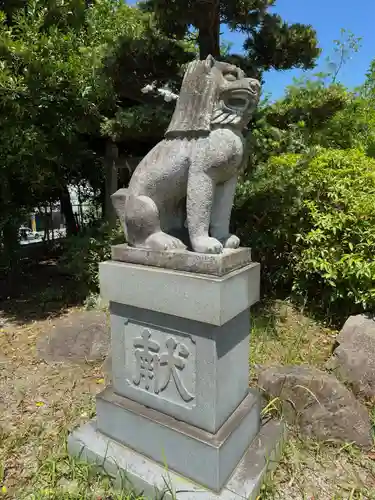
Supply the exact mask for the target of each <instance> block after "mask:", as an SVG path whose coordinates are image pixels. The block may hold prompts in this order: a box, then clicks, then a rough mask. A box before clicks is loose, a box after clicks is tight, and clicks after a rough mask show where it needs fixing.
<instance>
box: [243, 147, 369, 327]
mask: <svg viewBox="0 0 375 500" xmlns="http://www.w3.org/2000/svg"><path fill="white" fill-rule="evenodd" d="M233 218H234V223H235V226H236V230H237V233H238V234H239V235H240V236H241V237H242V242H243V243H244V244H248V245H249V246H251V247H252V248H253V250H254V258H255V259H257V260H259V261H260V262H261V263H262V265H263V269H264V274H263V276H264V282H265V286H266V287H267V288H268V290H274V291H276V290H280V288H283V289H284V290H285V291H286V292H287V293H290V292H293V293H294V294H295V295H296V296H298V297H299V298H302V299H303V300H304V302H305V303H307V304H308V305H314V306H316V305H318V306H319V308H320V310H321V311H323V312H324V313H325V314H328V315H329V316H330V317H336V318H345V317H347V316H348V315H349V314H352V313H356V312H360V311H375V261H374V255H375V160H373V159H371V158H369V157H367V156H366V155H365V154H363V153H362V152H360V151H358V150H332V149H330V150H326V149H321V148H319V149H316V150H315V151H313V152H311V153H310V154H305V155H281V156H279V157H274V158H272V159H271V160H270V161H269V162H268V163H267V164H266V165H263V166H261V167H259V168H258V169H257V170H256V171H255V172H254V173H253V175H252V177H251V178H250V179H249V180H247V181H245V182H243V183H240V184H239V186H238V191H237V196H236V203H235V208H234V217H233Z"/></svg>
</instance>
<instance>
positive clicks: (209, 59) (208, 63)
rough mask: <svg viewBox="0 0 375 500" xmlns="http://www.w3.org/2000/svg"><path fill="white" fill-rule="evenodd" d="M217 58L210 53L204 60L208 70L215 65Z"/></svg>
mask: <svg viewBox="0 0 375 500" xmlns="http://www.w3.org/2000/svg"><path fill="white" fill-rule="evenodd" d="M215 62H216V61H215V58H214V57H213V56H212V55H211V54H209V55H208V56H207V57H206V60H205V61H204V64H205V66H206V68H207V69H208V70H210V69H211V68H212V67H213V66H214V65H215Z"/></svg>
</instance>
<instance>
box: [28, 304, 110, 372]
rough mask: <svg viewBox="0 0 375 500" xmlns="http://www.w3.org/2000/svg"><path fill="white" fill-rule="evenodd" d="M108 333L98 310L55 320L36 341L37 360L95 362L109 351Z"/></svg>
mask: <svg viewBox="0 0 375 500" xmlns="http://www.w3.org/2000/svg"><path fill="white" fill-rule="evenodd" d="M109 343H110V332H109V326H108V324H107V316H106V313H105V312H102V311H80V312H75V313H72V314H70V315H69V316H65V317H62V318H59V319H57V320H56V321H55V322H54V324H53V326H52V330H51V332H50V333H49V334H48V335H47V336H46V337H43V338H41V339H40V340H39V342H38V345H37V351H38V355H39V357H41V358H43V359H44V360H45V361H48V362H60V361H71V362H76V363H80V362H85V361H99V360H102V359H104V358H105V357H106V355H107V353H108V350H109Z"/></svg>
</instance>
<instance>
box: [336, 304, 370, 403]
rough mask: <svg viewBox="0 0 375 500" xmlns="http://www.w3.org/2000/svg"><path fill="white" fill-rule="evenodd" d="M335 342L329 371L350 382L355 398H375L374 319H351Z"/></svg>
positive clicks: (360, 317) (363, 317)
mask: <svg viewBox="0 0 375 500" xmlns="http://www.w3.org/2000/svg"><path fill="white" fill-rule="evenodd" d="M336 343H337V347H336V349H335V350H334V352H333V355H332V358H331V359H330V360H329V361H328V363H327V368H328V369H329V370H332V371H333V372H334V374H335V375H336V376H337V377H338V378H339V379H341V380H343V381H345V382H349V383H350V385H351V387H352V388H353V392H354V393H355V394H356V395H361V396H366V397H370V398H371V397H375V320H374V319H372V318H370V317H367V316H365V315H363V314H360V315H357V316H350V317H349V318H348V320H347V321H346V323H345V325H344V326H343V328H342V330H341V332H340V333H339V335H338V336H337V339H336Z"/></svg>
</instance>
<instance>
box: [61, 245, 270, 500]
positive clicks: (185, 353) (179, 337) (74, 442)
mask: <svg viewBox="0 0 375 500" xmlns="http://www.w3.org/2000/svg"><path fill="white" fill-rule="evenodd" d="M120 247H122V248H119V247H115V248H114V249H113V252H112V256H113V258H116V259H118V260H117V261H114V260H112V261H108V262H104V263H102V264H101V266H100V287H101V293H102V295H103V297H104V298H105V299H107V300H108V301H109V304H110V314H111V343H112V386H110V387H107V388H106V389H105V390H104V391H103V392H102V393H101V394H99V395H98V397H97V418H96V420H95V421H93V422H91V423H89V424H87V425H86V426H85V427H84V428H81V429H78V430H76V431H74V432H73V433H72V434H71V436H70V437H69V449H70V451H71V453H74V454H77V453H81V454H82V453H84V456H85V457H86V458H87V459H88V460H94V461H96V462H98V463H103V461H108V460H109V464H112V466H113V464H114V463H117V464H120V465H118V468H117V471H116V473H117V475H118V476H121V473H122V472H126V477H127V478H128V479H131V480H135V482H136V484H137V485H139V486H140V487H141V489H146V491H151V490H152V488H153V487H154V485H156V486H158V487H159V489H160V485H161V484H162V483H163V481H164V480H163V479H162V478H163V476H166V475H167V476H168V477H169V478H171V477H172V479H173V481H172V482H173V486H174V487H176V484H174V483H175V482H176V481H177V482H178V481H180V480H182V482H183V483H184V488H183V489H184V490H186V487H188V491H190V493H192V492H193V493H194V492H197V491H200V494H199V498H204V499H205V500H206V499H207V500H208V499H215V498H228V499H229V498H231V499H234V498H248V497H249V495H251V494H253V493H254V495H255V492H256V489H257V487H259V486H260V481H261V477H262V474H263V473H264V472H265V471H266V469H267V467H268V465H269V462H268V459H269V458H270V457H271V455H272V453H274V452H275V450H276V449H277V442H278V440H279V438H280V425H279V424H272V423H271V424H269V432H268V436H267V435H265V434H264V432H263V433H262V429H261V420H260V400H259V395H258V394H256V393H255V392H252V391H250V390H249V389H248V376H249V366H248V357H249V335H250V324H249V308H250V306H251V305H252V304H254V303H255V302H256V301H257V300H258V299H259V279H260V278H259V270H260V266H259V265H258V264H256V263H253V262H251V260H250V251H249V250H248V249H239V250H235V251H227V252H225V253H224V254H222V255H218V256H206V255H199V254H192V253H190V252H186V251H184V252H176V254H177V255H175V256H172V255H171V254H172V253H171V254H169V252H168V254H169V255H167V256H166V254H164V255H163V254H160V255H156V254H155V253H153V252H150V251H147V255H146V254H144V251H140V249H130V248H129V247H126V246H125V247H124V246H120ZM142 252H143V254H144V255H143V257H142V256H141V253H142ZM142 258H143V261H144V262H145V263H152V265H141V264H136V263H134V262H137V261H138V262H139V260H140V259H142ZM121 259H123V260H127V261H130V262H124V261H121ZM163 259H164V260H165V259H167V260H168V265H167V266H166V267H167V269H166V268H163V267H161V266H162V264H163ZM239 265H240V266H241V267H239ZM189 266H191V267H192V268H193V269H194V272H189V271H187V270H186V269H188V268H189ZM173 267H175V268H176V269H173ZM104 444H106V445H107V448H108V449H110V450H111V453H112V455H113V456H106V455H104V454H103V449H104V448H103V446H104ZM251 450H252V451H251ZM249 453H250V455H249ZM266 454H268V456H266ZM136 464H138V465H136ZM245 465H246V467H245ZM250 465H251V466H250ZM255 465H256V467H255ZM163 466H164V472H163ZM254 467H255V468H254ZM110 468H111V467H110ZM171 471H173V472H171ZM255 471H256V474H255ZM158 474H160V475H161V477H155V475H156V476H158ZM171 474H172V476H171ZM236 474H237V476H238V477H241V478H242V483H243V484H241V485H240V482H241V481H238V480H235V481H234V483H235V484H237V486H236V487H234V486H233V484H234V483H233V478H234V477H237V476H236ZM254 474H255V476H256V477H255V476H254ZM179 477H180V479H178V478H179ZM182 478H184V479H182ZM191 481H192V482H191ZM231 481H232V483H231ZM245 483H246V484H247V487H246V488H245V486H244V484H245ZM228 484H232V486H231V487H228ZM197 485H201V486H199V487H198V486H197ZM236 488H237V490H238V491H237V490H236ZM238 488H240V490H241V492H242V493H246V495H247V496H243V494H242V493H241V492H240V490H239V489H238ZM244 488H245V489H244ZM177 489H179V488H178V487H177ZM245 490H246V491H245ZM202 492H205V494H204V495H203V496H201V495H202ZM228 492H229V493H228ZM194 494H195V493H194ZM194 494H193V496H186V493H185V494H184V495H185V496H181V494H180V496H177V498H184V499H187V498H195V496H194ZM228 495H229V496H228ZM167 498H168V497H167ZM171 498H172V497H171Z"/></svg>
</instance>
